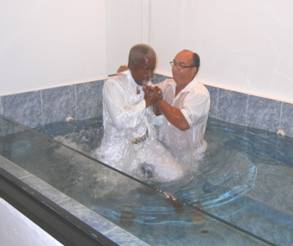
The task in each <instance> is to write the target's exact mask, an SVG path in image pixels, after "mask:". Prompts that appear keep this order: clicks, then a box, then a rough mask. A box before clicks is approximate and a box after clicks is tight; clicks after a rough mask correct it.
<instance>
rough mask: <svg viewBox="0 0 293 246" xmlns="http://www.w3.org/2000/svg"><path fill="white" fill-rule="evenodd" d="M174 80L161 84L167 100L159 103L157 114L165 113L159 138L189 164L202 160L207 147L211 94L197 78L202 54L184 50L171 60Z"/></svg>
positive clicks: (164, 99)
mask: <svg viewBox="0 0 293 246" xmlns="http://www.w3.org/2000/svg"><path fill="white" fill-rule="evenodd" d="M170 64H171V67H172V74H173V78H172V79H167V80H165V81H163V82H161V83H160V84H158V86H159V87H160V89H161V90H162V94H163V99H161V100H159V101H158V102H157V103H156V107H155V108H156V110H155V111H156V113H157V114H160V113H161V114H163V115H164V117H162V118H163V119H162V121H163V122H162V124H160V127H159V139H160V140H161V141H162V142H163V143H164V144H165V145H166V146H167V147H168V148H169V149H170V150H171V152H172V153H173V154H174V155H175V156H177V157H179V158H180V160H181V161H184V162H186V163H188V164H190V163H192V162H193V161H194V160H195V159H200V158H201V157H202V155H203V153H204V151H205V150H206V148H207V143H206V141H205V140H204V134H205V130H206V124H207V119H208V112H209V108H210V95H209V92H208V90H207V88H206V87H205V86H204V85H203V84H202V83H200V82H199V81H198V80H197V79H196V75H197V73H198V70H199V66H200V58H199V56H198V54H196V53H194V52H192V51H190V50H182V51H180V52H179V53H178V54H177V55H176V56H175V58H174V60H173V61H171V62H170Z"/></svg>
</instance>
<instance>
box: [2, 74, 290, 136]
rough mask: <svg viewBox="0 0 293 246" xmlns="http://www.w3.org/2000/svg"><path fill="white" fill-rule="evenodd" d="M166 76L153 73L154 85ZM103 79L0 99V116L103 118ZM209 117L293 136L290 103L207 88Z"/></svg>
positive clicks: (38, 121)
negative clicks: (209, 99) (209, 104)
mask: <svg viewBox="0 0 293 246" xmlns="http://www.w3.org/2000/svg"><path fill="white" fill-rule="evenodd" d="M165 78H166V76H163V75H159V74H156V75H155V77H154V82H159V81H162V80H164V79H165ZM103 83H104V81H103V80H98V81H93V82H87V83H82V84H74V85H69V86H62V87H57V88H52V89H44V90H39V91H32V92H26V93H19V94H14V95H7V96H1V97H0V114H2V115H4V117H6V118H9V119H12V120H15V121H18V122H20V123H22V124H24V125H26V126H29V127H33V128H35V127H40V126H44V125H47V124H50V123H55V122H60V121H66V119H67V120H69V119H72V118H73V119H75V120H85V119H90V118H99V117H101V116H102V110H101V108H102V88H103ZM207 88H208V90H209V92H210V95H211V108H210V117H212V118H216V119H220V120H223V121H226V122H229V123H233V124H238V125H242V126H248V127H253V128H258V129H263V130H267V131H270V132H277V131H278V130H279V129H282V130H283V131H284V133H285V135H287V136H290V137H293V104H290V103H285V102H281V101H276V100H271V99H266V98H263V97H258V96H253V95H248V94H244V93H239V92H235V91H230V90H225V89H222V88H218V87H213V86H207Z"/></svg>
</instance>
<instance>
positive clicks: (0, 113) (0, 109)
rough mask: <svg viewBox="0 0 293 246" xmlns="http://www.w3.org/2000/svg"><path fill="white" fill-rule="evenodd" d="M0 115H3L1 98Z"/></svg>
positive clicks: (0, 98)
mask: <svg viewBox="0 0 293 246" xmlns="http://www.w3.org/2000/svg"><path fill="white" fill-rule="evenodd" d="M0 115H3V106H2V97H0Z"/></svg>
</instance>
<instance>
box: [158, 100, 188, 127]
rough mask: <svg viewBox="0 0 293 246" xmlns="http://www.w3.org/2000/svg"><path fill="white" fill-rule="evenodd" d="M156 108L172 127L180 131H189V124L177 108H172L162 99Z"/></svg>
mask: <svg viewBox="0 0 293 246" xmlns="http://www.w3.org/2000/svg"><path fill="white" fill-rule="evenodd" d="M158 108H159V110H160V111H161V112H162V113H163V114H164V115H165V117H166V118H167V120H168V121H169V122H170V123H171V124H172V125H174V126H175V127H177V128H178V129H180V130H187V129H189V124H188V122H187V120H186V119H185V117H184V115H183V114H182V113H181V111H180V109H179V108H176V107H173V106H172V105H170V104H169V103H167V102H166V101H165V100H163V99H162V100H160V101H159V102H158Z"/></svg>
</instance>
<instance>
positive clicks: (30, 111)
mask: <svg viewBox="0 0 293 246" xmlns="http://www.w3.org/2000/svg"><path fill="white" fill-rule="evenodd" d="M1 101H2V107H3V114H4V116H5V117H7V118H9V119H12V120H14V121H17V122H19V123H21V124H23V125H26V126H29V127H37V126H39V125H40V124H41V97H40V92H38V91H34V92H26V93H20V94H15V95H9V96H3V97H2V100H1Z"/></svg>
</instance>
